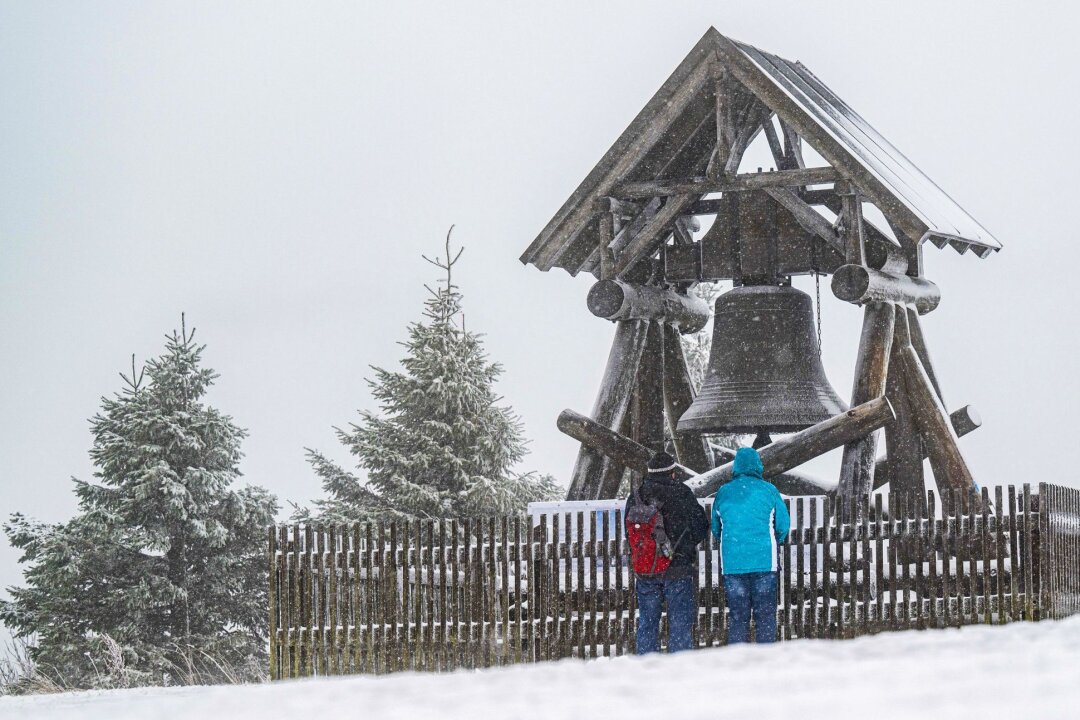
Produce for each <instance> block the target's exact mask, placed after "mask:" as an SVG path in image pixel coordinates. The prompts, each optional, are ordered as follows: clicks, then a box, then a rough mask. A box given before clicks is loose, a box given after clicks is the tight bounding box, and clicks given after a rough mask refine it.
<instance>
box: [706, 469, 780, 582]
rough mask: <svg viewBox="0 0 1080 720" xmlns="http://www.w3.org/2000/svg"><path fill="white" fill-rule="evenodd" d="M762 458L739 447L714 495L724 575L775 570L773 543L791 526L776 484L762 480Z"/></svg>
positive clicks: (715, 525) (714, 522)
mask: <svg viewBox="0 0 1080 720" xmlns="http://www.w3.org/2000/svg"><path fill="white" fill-rule="evenodd" d="M762 470H763V469H762V466H761V457H760V456H759V455H758V452H757V450H754V449H753V448H739V451H738V452H736V453H735V466H734V469H733V472H732V478H731V482H729V483H727V484H726V485H723V486H722V487H721V488H720V489H719V490H717V491H716V496H715V497H714V498H713V509H712V532H713V535H715V536H716V539H717V540H718V541H719V542H720V563H721V569H722V571H723V573H724V574H725V575H741V574H744V573H756V572H769V571H772V570H776V569H777V568H776V546H777V544H778V543H781V542H783V541H784V540H785V539H786V538H787V534H788V529H789V528H790V526H791V518H790V517H789V516H788V511H787V506H785V505H784V501H783V499H781V497H780V492H779V491H778V490H777V489H776V487H775V486H774V485H773V484H772V483H770V482H766V481H765V480H764V479H762Z"/></svg>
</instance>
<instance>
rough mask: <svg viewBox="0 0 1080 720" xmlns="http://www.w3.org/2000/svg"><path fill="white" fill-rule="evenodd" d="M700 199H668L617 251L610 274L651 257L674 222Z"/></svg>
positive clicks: (685, 197)
mask: <svg viewBox="0 0 1080 720" xmlns="http://www.w3.org/2000/svg"><path fill="white" fill-rule="evenodd" d="M700 197H701V195H700V194H698V195H693V194H691V195H675V197H672V198H669V199H668V201H667V202H666V203H664V206H663V207H662V208H660V210H658V211H657V213H656V215H655V217H653V218H652V219H651V220H649V221H648V222H647V223H646V224H645V226H644V227H643V228H642V229H641V232H639V233H638V234H637V235H635V236H634V237H633V238H631V239H630V241H629V242H628V243H627V244H626V247H624V248H622V249H621V250H617V254H616V256H615V266H614V267H613V268H612V273H613V274H614V275H616V276H619V275H622V274H623V273H625V272H626V271H627V270H629V269H630V268H631V267H633V266H634V265H635V264H636V263H637V262H638V261H639V260H641V259H642V258H646V257H649V256H651V255H652V254H653V253H654V252H656V249H657V248H659V247H660V245H661V244H663V242H664V239H665V238H666V237H667V235H668V234H669V233H670V232H671V227H672V225H674V223H675V220H676V219H677V218H678V217H679V216H680V215H683V214H684V213H685V212H686V210H687V209H688V208H689V207H690V206H691V205H693V204H694V202H695V201H697V200H698V199H699V198H700Z"/></svg>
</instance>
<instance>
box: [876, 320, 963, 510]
mask: <svg viewBox="0 0 1080 720" xmlns="http://www.w3.org/2000/svg"><path fill="white" fill-rule="evenodd" d="M897 324H898V326H899V325H901V324H902V325H904V326H905V328H906V326H907V323H897ZM897 339H898V340H906V342H904V343H903V347H901V350H900V361H901V364H902V367H903V373H904V386H905V388H906V389H907V396H908V400H909V401H910V403H911V409H912V416H913V417H914V420H915V426H916V427H917V428H918V430H919V435H920V436H921V437H922V439H923V443H925V445H926V454H927V456H928V457H929V458H930V467H931V468H932V469H933V471H934V480H935V481H936V482H937V486H938V490H939V491H941V492H942V494H943V496H944V491H945V490H950V489H959V490H961V491H962V492H963V493H965V495H966V498H967V501H968V502H969V503H974V504H975V507H981V499H980V497H979V491H978V486H977V485H976V484H975V479H974V477H972V475H971V470H970V469H969V468H968V464H967V461H966V460H965V459H964V454H963V453H962V452H961V451H960V445H959V443H958V442H957V436H956V431H955V430H954V429H953V426H952V423H951V422H950V419H949V414H948V413H947V412H946V411H945V406H944V405H943V404H942V403H941V398H939V397H938V395H937V393H936V392H935V391H934V387H933V385H932V384H931V382H930V378H929V376H928V375H927V374H926V370H925V368H923V365H922V362H921V361H920V360H919V355H918V353H916V352H915V348H913V347H912V346H911V340H910V337H907V338H901V337H900V336H899V335H898V337H897Z"/></svg>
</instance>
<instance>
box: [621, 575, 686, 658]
mask: <svg viewBox="0 0 1080 720" xmlns="http://www.w3.org/2000/svg"><path fill="white" fill-rule="evenodd" d="M696 579H697V578H696V577H694V576H692V575H689V574H687V575H683V576H682V577H679V578H676V579H674V580H664V579H663V578H653V577H641V576H638V577H637V578H636V581H637V603H638V627H637V654H638V655H645V654H646V653H654V652H658V651H659V650H660V611H661V609H662V607H663V605H664V601H665V600H666V601H667V612H668V652H679V651H680V650H689V649H690V648H691V647H693V644H694V643H693V634H692V630H693V627H694V615H696V614H697V602H696V601H695V600H694V581H695V580H696Z"/></svg>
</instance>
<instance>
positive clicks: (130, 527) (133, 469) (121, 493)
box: [0, 322, 277, 687]
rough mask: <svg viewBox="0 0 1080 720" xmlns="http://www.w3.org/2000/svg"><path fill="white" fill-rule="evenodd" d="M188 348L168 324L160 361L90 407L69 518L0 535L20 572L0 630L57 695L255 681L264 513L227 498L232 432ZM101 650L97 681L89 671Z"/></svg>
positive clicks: (263, 496) (235, 442) (196, 348)
mask: <svg viewBox="0 0 1080 720" xmlns="http://www.w3.org/2000/svg"><path fill="white" fill-rule="evenodd" d="M193 336H194V330H192V331H191V332H188V331H187V329H186V327H184V325H183V322H181V330H180V332H178V333H177V332H173V333H172V335H170V336H167V338H168V339H167V343H166V348H165V352H164V353H163V354H162V355H161V356H160V357H158V358H156V359H153V360H150V361H148V362H147V363H146V364H145V366H144V367H143V369H142V371H139V372H138V374H136V371H135V363H134V358H133V359H132V375H131V377H128V376H126V375H124V374H123V373H121V377H122V378H123V379H124V383H125V387H124V388H123V390H122V391H121V392H119V393H117V394H116V395H114V396H113V397H111V398H108V397H106V398H102V407H101V411H100V412H99V413H98V414H96V415H95V416H94V417H93V418H91V421H90V425H91V432H92V434H93V448H92V449H91V451H90V456H91V459H92V460H93V463H94V466H95V468H96V469H95V471H94V478H95V480H96V482H84V481H80V480H75V492H76V494H77V495H78V499H79V512H78V514H77V515H76V516H75V517H74V518H73V519H71V520H70V521H68V522H66V523H61V524H56V525H48V524H42V523H36V522H32V521H30V520H28V519H27V518H25V517H23V516H22V515H19V514H16V515H14V516H12V518H11V520H10V522H9V523H8V524H6V525H5V528H4V530H5V532H6V534H7V536H8V539H9V541H10V542H11V544H12V545H13V546H14V547H16V548H18V549H19V550H20V551H21V552H22V557H21V562H25V563H28V565H29V567H28V569H27V570H26V571H25V573H24V575H25V579H26V586H25V587H18V588H9V592H10V594H11V598H12V599H11V600H10V601H7V602H3V603H0V620H3V622H4V623H5V624H6V625H8V626H9V627H11V628H12V629H13V630H14V631H15V634H16V635H17V636H21V637H26V638H30V639H31V640H32V646H31V657H32V659H33V660H34V662H35V663H36V664H37V666H38V668H39V669H40V670H41V671H42V672H44V673H46V674H50V675H52V676H54V677H57V678H59V679H61V680H62V681H63V682H64V683H65V684H66V685H69V686H75V687H86V686H90V685H94V684H95V683H98V684H100V683H102V682H104V683H108V684H118V685H129V684H134V683H152V684H156V683H161V682H164V683H175V684H179V683H190V682H208V681H220V680H232V679H236V677H237V676H238V675H240V676H243V675H244V674H245V668H246V670H247V671H248V672H251V671H254V674H259V675H261V674H262V672H261V671H257V668H259V667H261V662H260V657H261V656H262V654H263V653H264V650H263V644H264V638H265V633H266V624H267V619H266V592H267V589H266V578H265V574H266V573H265V528H266V526H267V525H269V524H270V523H272V522H273V517H274V513H275V512H276V509H277V503H276V500H275V499H274V498H273V496H272V495H270V494H269V493H268V492H267V491H265V490H263V489H261V488H258V487H250V486H249V487H245V488H241V489H233V488H232V485H233V483H234V481H235V480H236V479H237V477H239V475H240V471H239V469H238V467H237V464H238V462H239V460H240V457H241V452H240V442H241V440H242V439H243V438H244V437H245V435H246V433H245V431H244V430H242V429H241V428H239V427H237V426H236V425H235V424H234V423H233V421H232V418H230V417H229V416H227V415H224V414H222V413H221V412H219V411H218V410H216V409H214V408H212V407H209V406H208V405H206V404H205V403H204V402H203V397H204V396H205V394H206V392H207V390H208V389H209V388H210V386H211V385H212V384H213V382H214V379H215V378H216V377H217V374H216V373H215V372H214V371H213V370H210V369H208V368H204V367H201V356H202V352H203V349H204V346H201V345H196V344H195V343H194V342H193ZM103 643H104V644H105V645H106V646H108V648H109V654H110V657H111V658H112V659H111V660H110V662H109V663H108V666H109V672H108V673H105V672H104V670H103V665H104V664H103V663H98V662H97V661H95V656H96V653H98V651H99V650H100V649H101V647H102V644H103ZM118 655H119V657H118ZM117 673H120V674H122V677H116V675H117Z"/></svg>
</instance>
